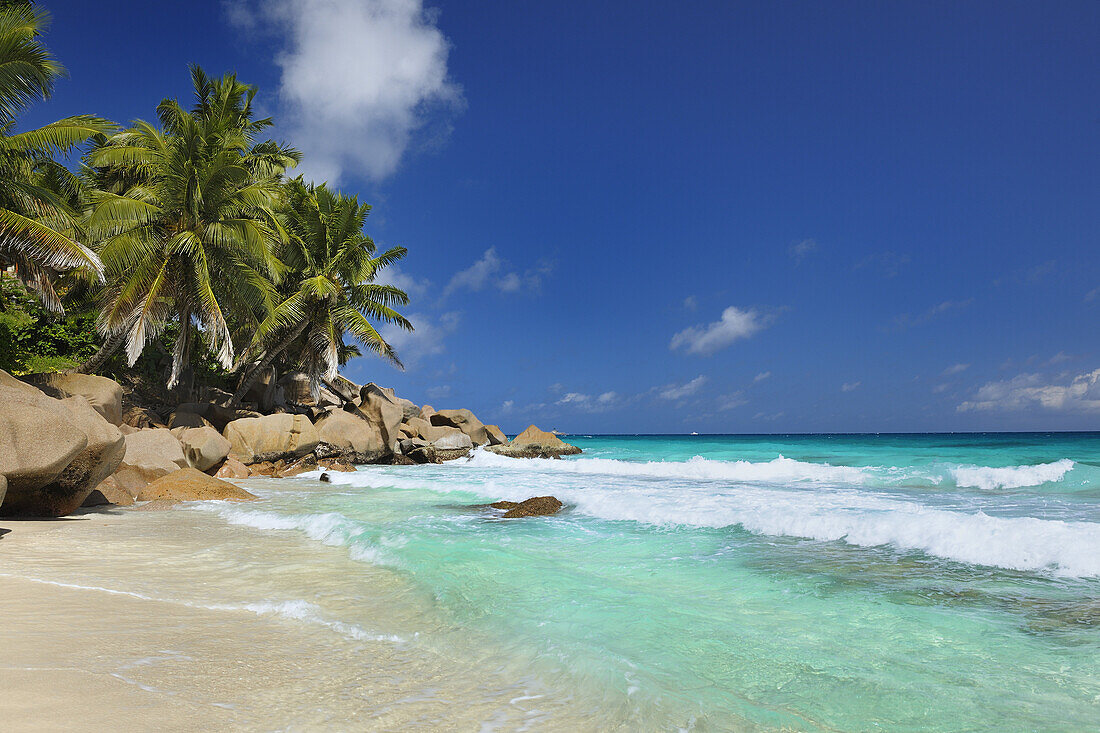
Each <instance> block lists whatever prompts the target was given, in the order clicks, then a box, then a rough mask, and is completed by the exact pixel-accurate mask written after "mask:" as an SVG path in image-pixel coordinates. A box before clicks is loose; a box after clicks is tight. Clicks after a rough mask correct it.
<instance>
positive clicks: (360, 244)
mask: <svg viewBox="0 0 1100 733" xmlns="http://www.w3.org/2000/svg"><path fill="white" fill-rule="evenodd" d="M288 189H289V196H288V202H287V209H286V211H287V213H286V230H287V234H288V235H289V237H288V240H287V242H286V243H285V244H284V245H283V247H282V249H281V256H282V260H283V262H285V263H286V265H287V267H288V268H289V274H288V276H287V279H286V280H285V281H284V283H283V287H282V292H283V293H285V294H286V297H285V299H284V300H283V301H282V302H281V303H279V305H278V306H276V307H275V309H274V310H273V311H272V312H271V315H269V316H268V317H267V318H266V319H265V320H264V321H263V323H261V324H260V326H259V328H257V329H256V335H255V339H254V341H253V344H254V346H256V347H257V348H262V347H263V346H264V345H266V346H267V348H266V350H265V351H263V353H262V356H260V359H259V361H258V362H257V363H255V364H254V365H252V367H251V368H249V369H247V370H246V371H245V372H244V374H243V375H242V378H241V381H240V385H239V387H238V388H237V392H236V394H235V395H234V396H233V400H234V402H239V401H240V400H241V398H242V397H243V396H244V395H245V393H247V392H248V388H249V387H250V386H251V385H252V383H253V382H254V381H255V380H256V378H257V377H258V376H259V375H260V374H263V373H264V372H265V371H266V370H267V369H268V368H269V367H270V366H271V365H272V364H273V363H274V362H275V360H276V359H279V358H280V357H283V356H284V354H290V355H291V360H293V361H294V362H296V364H297V365H298V366H299V367H300V368H301V369H302V370H303V371H305V373H306V374H308V375H309V377H310V385H311V387H312V388H313V392H314V395H316V394H317V393H318V391H319V388H320V383H321V381H322V380H332V379H335V378H336V371H337V368H338V367H339V366H340V364H341V363H342V359H343V358H344V357H348V356H350V355H351V353H353V352H352V351H351V349H354V348H355V346H354V345H351V346H348V345H346V344H345V343H344V335H345V334H351V335H352V336H353V337H354V338H356V339H358V341H359V342H360V343H361V344H363V346H364V347H366V348H367V349H369V350H370V351H373V352H374V353H375V354H378V355H379V356H382V357H383V358H385V359H388V360H389V361H390V362H392V363H394V364H396V365H398V366H401V361H400V360H399V359H398V356H397V354H396V352H395V351H394V349H393V347H392V346H390V344H388V343H387V342H386V340H385V339H384V338H382V336H381V335H380V334H379V333H378V331H377V330H376V329H375V327H374V325H373V324H372V323H371V320H372V319H373V320H375V321H380V322H382V323H390V324H395V325H397V326H399V327H400V328H403V329H406V330H410V331H411V330H412V324H411V323H409V321H408V319H406V318H405V317H404V316H402V315H401V314H400V313H398V312H397V311H395V310H394V309H393V307H392V306H395V305H407V304H408V302H409V296H408V295H407V294H406V293H405V292H404V291H402V290H400V289H398V288H396V287H394V286H392V285H383V284H380V283H377V282H375V278H376V276H377V275H378V273H379V271H381V270H382V269H383V268H385V267H387V266H389V265H392V264H393V263H395V262H397V261H398V260H400V259H401V258H402V257H404V256H405V254H406V252H407V250H406V249H405V248H404V247H393V248H391V249H389V250H387V251H385V252H383V253H381V254H378V255H376V254H375V251H376V248H375V245H374V242H373V240H371V238H370V237H368V236H366V235H365V234H363V224H364V222H365V221H366V218H367V215H368V214H369V213H370V206H369V205H367V204H360V203H359V201H358V199H357V198H356V197H354V196H344V195H342V194H339V193H333V192H332V191H330V190H329V189H328V187H327V186H326V185H324V184H321V185H311V184H305V183H303V182H302V180H301V179H300V178H299V179H295V180H293V181H291V182H289V184H288Z"/></svg>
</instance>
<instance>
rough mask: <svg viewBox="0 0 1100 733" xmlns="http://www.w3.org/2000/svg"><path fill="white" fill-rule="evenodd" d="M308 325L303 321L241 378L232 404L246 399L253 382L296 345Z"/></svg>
mask: <svg viewBox="0 0 1100 733" xmlns="http://www.w3.org/2000/svg"><path fill="white" fill-rule="evenodd" d="M308 325H309V321H308V320H304V319H303V320H302V322H301V323H299V324H298V325H297V326H295V327H294V330H293V331H291V332H290V333H288V334H287V336H286V338H284V339H283V340H282V341H281V342H280V343H279V345H278V346H276V347H275V348H274V349H271V350H270V351H268V352H267V353H266V354H264V358H263V359H261V360H260V363H259V364H257V365H256V366H255V367H254V368H253V369H251V370H250V371H249V372H248V373H247V374H245V376H244V377H242V378H241V383H240V384H239V385H238V386H237V391H236V392H235V393H234V394H233V400H232V403H231V404H238V403H240V401H241V400H242V399H244V396H245V394H246V393H247V392H248V389H249V387H251V386H252V384H253V382H255V381H256V378H257V377H259V376H260V374H262V373H263V372H264V371H265V370H266V369H267V368H268V367H269V366H271V365H272V364H273V363H274V362H275V359H277V358H278V357H279V355H280V354H282V353H283V352H284V351H286V348H287V347H288V346H290V345H291V344H292V343H294V341H295V340H297V338H298V337H299V336H301V335H302V332H303V331H305V330H306V326H308Z"/></svg>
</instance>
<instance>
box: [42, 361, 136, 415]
mask: <svg viewBox="0 0 1100 733" xmlns="http://www.w3.org/2000/svg"><path fill="white" fill-rule="evenodd" d="M46 381H47V383H48V384H49V385H50V386H51V387H54V388H56V389H59V390H61V391H62V392H65V393H66V394H67V395H68V396H70V397H77V396H79V397H83V398H84V399H86V400H88V402H89V404H91V406H92V408H93V409H94V410H95V411H96V412H98V413H99V414H100V415H102V416H103V419H104V420H106V421H107V422H109V423H111V424H112V425H115V426H116V427H117V426H118V425H121V424H122V387H121V386H120V385H119V383H118V382H116V381H115V380H113V379H108V378H107V377H100V376H97V375H95V374H76V373H75V372H74V373H71V374H50V375H49V376H48V377H47V378H46Z"/></svg>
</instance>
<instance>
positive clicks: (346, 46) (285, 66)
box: [228, 0, 463, 182]
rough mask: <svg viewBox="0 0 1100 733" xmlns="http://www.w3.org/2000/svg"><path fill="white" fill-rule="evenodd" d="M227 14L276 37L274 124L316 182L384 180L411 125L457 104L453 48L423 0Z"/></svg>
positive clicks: (272, 7) (243, 8)
mask: <svg viewBox="0 0 1100 733" xmlns="http://www.w3.org/2000/svg"><path fill="white" fill-rule="evenodd" d="M228 15H229V17H230V19H231V20H233V21H235V22H237V23H239V24H241V25H242V26H244V27H246V28H251V29H252V30H256V29H262V30H274V31H275V32H276V34H277V35H278V38H279V40H278V41H276V43H277V45H279V46H280V47H279V49H278V51H277V53H276V54H275V63H276V64H277V65H278V66H279V68H280V69H281V72H282V76H281V79H280V83H279V101H280V105H281V109H280V110H279V120H280V122H283V121H287V123H288V128H287V133H288V137H289V138H290V139H291V140H293V141H294V143H295V144H296V145H297V146H298V147H299V148H300V149H301V150H302V152H303V153H304V156H305V158H304V162H303V166H302V168H303V170H304V172H305V173H306V174H307V176H308V177H312V178H313V179H314V180H329V181H332V182H336V181H338V180H339V179H340V177H341V174H342V173H343V172H344V171H345V170H348V169H353V170H354V171H355V172H357V173H361V174H363V175H365V176H367V177H369V178H373V179H376V180H377V179H382V178H385V177H386V176H388V175H390V174H391V173H393V172H394V170H395V169H396V168H397V166H398V164H399V162H400V161H401V157H402V156H403V155H404V153H405V151H406V149H407V148H408V147H409V144H410V141H411V139H412V137H413V133H414V132H415V131H416V130H417V129H418V128H421V127H423V126H424V125H425V123H427V122H431V121H435V120H439V119H444V120H445V119H446V118H448V117H450V116H451V115H452V114H453V113H454V112H455V111H457V110H460V109H461V107H462V105H463V100H462V91H461V89H460V88H459V87H458V85H457V84H455V83H454V81H452V80H451V78H450V77H449V75H448V71H447V55H448V53H449V51H450V44H449V43H448V41H447V39H446V38H445V37H444V36H443V33H442V32H441V31H440V30H439V28H438V27H436V22H435V21H436V18H435V13H433V12H431V11H426V10H425V9H424V6H423V3H422V2H421V0H315V2H301V1H300V0H256V1H253V2H247V1H238V2H232V3H230V5H229V6H228ZM280 41H281V43H280ZM443 127H444V128H445V127H446V126H445V125H444V126H443Z"/></svg>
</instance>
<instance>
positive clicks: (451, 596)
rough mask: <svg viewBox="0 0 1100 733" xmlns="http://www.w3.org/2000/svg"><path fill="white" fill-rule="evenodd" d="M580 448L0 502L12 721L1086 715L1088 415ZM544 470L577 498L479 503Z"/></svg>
mask: <svg viewBox="0 0 1100 733" xmlns="http://www.w3.org/2000/svg"><path fill="white" fill-rule="evenodd" d="M570 440H571V441H572V442H575V443H576V444H577V445H580V446H582V447H583V448H584V450H585V453H584V454H583V455H581V456H578V457H570V458H565V459H562V460H542V459H513V458H506V457H503V456H496V455H492V454H487V453H485V452H475V454H474V455H473V456H472V458H471V459H470V460H468V461H467V460H459V461H455V462H450V463H445V464H443V465H426V466H360V467H358V470H357V471H355V472H354V473H334V474H332V475H331V476H330V480H331V481H332V483H321V482H319V481H318V480H317V479H318V476H319V474H318V473H313V474H308V473H307V474H302V475H300V476H297V477H294V478H289V479H248V480H243V481H239V482H238V483H239V484H240V485H241V486H243V487H244V488H246V489H247V490H249V491H251V492H252V493H254V494H256V495H257V496H258V497H259V499H258V500H257V501H254V502H249V503H244V504H238V503H229V502H197V503H190V504H184V505H180V506H179V507H177V508H175V509H171V510H168V511H161V512H142V511H133V510H128V509H126V510H124V509H107V510H105V511H102V512H97V513H86V514H82V515H80V516H78V517H73V518H66V519H62V520H55V521H51V522H25V523H23V522H15V521H11V520H8V521H6V522H0V526H2V527H5V528H7V527H14V531H12V532H10V533H8V534H6V535H5V536H4V537H3V538H0V588H3V601H2V602H3V604H4V618H5V619H6V620H7V621H6V623H7V624H8V626H7V629H8V631H9V632H11V633H9V634H8V635H7V636H8V638H11V639H14V640H15V643H14V644H13V645H11V646H6V647H5V649H4V650H3V652H2V654H0V668H2V671H3V675H4V678H5V680H7V679H10V680H11V683H10V684H12V685H14V689H19V690H24V691H26V694H24V695H14V696H7V697H6V698H5V700H4V702H3V703H0V704H2V705H3V706H5V708H4V709H3V710H2V711H0V714H2V715H3V717H4V718H5V719H9V720H17V721H20V723H21V725H20V726H18V727H17V729H23V728H25V729H36V726H37V729H42V730H46V729H57V728H59V727H60V728H62V729H63V728H64V727H65V726H66V725H68V726H70V727H71V728H74V729H75V728H82V727H83V728H87V727H88V725H87V724H88V722H89V721H88V720H85V719H82V718H73V717H72V713H71V710H73V709H89V710H93V711H94V713H91V714H92V715H97V716H101V718H102V721H103V723H102V724H103V725H109V726H117V725H122V724H130V725H132V726H133V727H136V728H137V729H143V728H145V727H147V720H148V717H149V716H150V715H155V716H157V720H158V727H163V728H167V729H172V726H174V725H176V726H179V728H180V729H186V728H189V727H193V726H195V725H196V721H200V720H201V721H208V723H204V725H208V726H210V727H213V728H215V729H217V728H225V727H236V728H243V729H255V730H268V729H287V730H321V729H331V728H342V729H352V730H356V729H359V730H400V729H408V728H410V727H419V728H422V729H427V730H436V729H442V730H452V729H453V730H471V729H477V730H520V729H526V730H676V729H683V730H835V729H843V730H869V729H872V728H875V727H877V728H881V729H888V730H916V729H936V730H967V729H974V728H981V727H983V725H985V724H986V723H988V722H989V721H991V720H997V721H999V724H1002V725H1004V727H1005V728H1006V729H1021V728H1034V729H1042V730H1066V731H1072V730H1082V729H1086V728H1088V727H1089V725H1090V721H1093V720H1095V715H1096V712H1097V704H1096V699H1097V697H1096V695H1097V694H1100V689H1098V688H1097V683H1096V680H1097V679H1098V678H1100V677H1098V672H1100V669H1098V667H1097V664H1098V663H1097V661H1096V660H1097V659H1098V658H1100V655H1097V654H1096V652H1097V650H1098V648H1100V640H1098V639H1097V637H1096V632H1095V628H1096V624H1097V622H1098V618H1100V617H1098V615H1097V614H1098V611H1097V606H1096V601H1095V599H1096V597H1097V595H1098V590H1100V586H1098V585H1097V582H1098V581H1097V577H1098V574H1100V568H1098V567H1097V566H1096V557H1097V556H1098V555H1097V550H1098V549H1100V531H1098V527H1100V509H1098V504H1097V502H1096V498H1095V491H1096V489H1095V486H1096V485H1097V479H1098V478H1100V476H1098V475H1097V473H1096V472H1097V469H1096V468H1095V466H1094V465H1093V462H1094V461H1095V459H1096V455H1095V452H1096V450H1097V448H1096V446H1097V438H1096V436H1095V435H1092V434H1018V435H1008V434H986V435H969V436H947V435H938V436H937V435H922V436H697V437H690V436H640V437H631V436H619V437H615V436H604V437H600V436H596V437H589V438H586V437H583V436H571V437H570ZM780 456H781V457H780ZM540 493H552V494H553V495H555V496H557V497H559V498H560V499H561V500H562V501H563V502H564V503H565V508H564V509H563V510H562V511H561V512H560V513H559V514H558V515H556V516H552V517H527V518H522V519H515V520H503V519H501V518H500V517H501V513H500V512H499V511H496V510H492V509H490V508H488V507H486V502H487V501H489V500H496V499H502V498H503V499H509V500H520V499H522V498H526V497H528V496H533V495H538V494H540ZM56 670H62V671H61V672H58V671H56ZM59 680H67V681H68V682H67V683H65V684H62V683H60V682H59ZM159 721H163V725H160V723H159ZM23 723H25V725H22V724H23Z"/></svg>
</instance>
